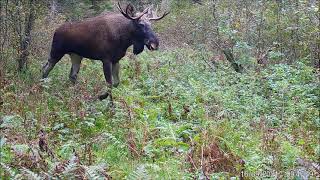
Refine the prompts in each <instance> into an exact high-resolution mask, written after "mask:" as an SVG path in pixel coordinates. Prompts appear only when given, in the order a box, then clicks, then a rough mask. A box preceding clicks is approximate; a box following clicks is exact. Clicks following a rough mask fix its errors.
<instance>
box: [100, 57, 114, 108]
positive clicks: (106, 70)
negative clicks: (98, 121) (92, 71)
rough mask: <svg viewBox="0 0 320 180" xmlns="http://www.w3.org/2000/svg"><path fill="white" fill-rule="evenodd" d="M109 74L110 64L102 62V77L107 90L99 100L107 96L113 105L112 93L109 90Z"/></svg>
mask: <svg viewBox="0 0 320 180" xmlns="http://www.w3.org/2000/svg"><path fill="white" fill-rule="evenodd" d="M111 72H112V63H111V62H110V61H104V62H103V73H104V77H105V79H106V82H107V86H108V90H107V92H106V93H104V94H102V95H100V96H99V99H100V100H103V99H106V98H107V97H108V96H110V101H111V103H112V104H113V99H112V92H111V88H112V74H111Z"/></svg>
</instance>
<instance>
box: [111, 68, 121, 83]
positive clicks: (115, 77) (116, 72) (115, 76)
mask: <svg viewBox="0 0 320 180" xmlns="http://www.w3.org/2000/svg"><path fill="white" fill-rule="evenodd" d="M119 73H120V64H119V63H115V64H112V82H113V84H112V86H113V87H117V86H118V85H119V83H120V78H119Z"/></svg>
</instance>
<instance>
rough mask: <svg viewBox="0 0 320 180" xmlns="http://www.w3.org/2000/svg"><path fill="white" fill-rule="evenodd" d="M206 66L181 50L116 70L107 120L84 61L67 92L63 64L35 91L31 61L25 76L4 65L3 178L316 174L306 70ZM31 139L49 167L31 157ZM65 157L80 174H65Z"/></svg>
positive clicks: (311, 88)
mask: <svg viewBox="0 0 320 180" xmlns="http://www.w3.org/2000/svg"><path fill="white" fill-rule="evenodd" d="M209 56H210V54H206V53H204V52H199V51H194V50H190V49H181V50H170V51H169V50H166V51H159V52H153V53H149V52H147V53H142V54H141V55H139V56H138V57H136V58H132V57H131V56H128V57H126V58H124V60H122V61H121V84H120V86H119V87H118V88H115V89H113V96H114V101H115V110H114V111H111V109H110V104H109V101H108V100H104V101H92V100H91V98H92V97H94V96H97V95H99V93H101V92H103V91H104V88H105V80H104V78H103V72H102V65H101V63H100V62H94V61H90V60H85V61H83V64H82V67H81V69H80V73H79V82H78V83H77V84H76V85H72V84H71V83H70V82H69V80H68V74H69V69H70V62H69V60H68V58H65V59H63V60H62V61H61V62H59V63H58V64H57V66H56V67H55V69H54V70H53V71H52V72H51V74H50V75H49V79H47V80H45V81H40V80H39V79H40V78H39V77H40V72H39V69H40V67H41V63H43V62H40V61H37V60H35V59H34V60H33V61H32V64H31V63H30V67H29V69H28V71H27V72H26V73H24V74H17V73H14V70H13V67H11V66H10V65H12V64H11V63H8V64H9V66H8V67H7V69H6V71H7V72H6V76H5V78H4V79H5V81H4V88H3V89H1V92H2V94H3V97H2V98H3V100H4V104H3V105H2V107H1V111H0V116H1V117H2V124H1V127H0V128H1V159H2V163H4V165H3V167H9V169H12V171H14V172H17V173H20V174H23V175H25V174H28V172H29V171H23V168H26V169H28V170H30V171H31V172H34V173H36V175H39V176H41V177H47V176H50V177H70V176H76V175H79V174H81V175H82V176H83V177H85V176H86V177H91V176H90V172H93V173H91V174H95V175H97V176H105V174H103V173H101V171H103V172H105V173H106V174H108V176H111V177H113V178H114V179H191V178H196V179H200V178H204V177H211V178H212V179H215V178H218V177H220V178H221V177H225V178H226V177H234V176H239V174H240V172H241V171H244V172H246V173H257V172H261V171H272V170H273V171H277V172H280V173H283V174H285V172H288V171H290V170H297V169H298V168H299V164H297V161H296V160H297V158H302V159H306V160H310V161H313V162H317V160H318V155H319V149H320V147H319V145H318V142H317V139H318V138H319V137H318V136H317V134H319V128H320V119H319V111H318V108H319V104H318V102H317V100H318V98H319V86H318V85H317V84H319V80H318V79H317V78H316V76H315V74H314V72H313V69H312V68H311V67H308V66H306V65H304V64H303V63H298V64H294V65H291V66H289V65H283V64H280V65H271V66H270V67H268V68H266V69H264V70H262V71H261V72H256V71H254V70H251V69H247V71H246V72H245V73H243V74H239V73H236V72H234V71H233V70H232V68H231V67H229V65H228V64H227V63H226V62H221V63H219V64H218V65H217V67H216V69H215V70H212V69H211V68H209V67H208V66H207V64H206V63H205V61H204V59H208V57H209ZM40 130H44V132H45V134H46V138H45V140H44V142H45V143H46V144H47V146H48V147H49V149H50V150H51V151H52V154H53V156H54V157H52V156H51V155H50V153H49V152H48V151H45V152H42V151H41V150H39V146H38V142H39V139H40V138H39V131H40ZM32 153H33V154H39V155H35V156H36V157H37V158H38V159H37V158H36V159H34V158H32V156H31V154H32ZM73 157H77V158H76V159H78V161H79V164H78V165H77V168H78V169H76V170H77V171H76V170H75V169H74V168H73V166H72V168H71V169H72V170H74V171H70V172H71V173H69V174H68V173H65V171H66V169H67V168H66V167H68V165H69V166H71V165H70V163H71V162H73V161H72V158H73ZM30 162H32V163H33V164H37V166H34V165H33V164H32V163H31V164H30ZM63 163H65V164H64V165H63ZM59 164H60V165H61V164H62V165H63V166H62V165H61V166H62V167H65V168H64V170H61V171H58V170H57V168H58V165H59ZM103 164H106V167H105V166H103ZM94 165H96V166H101V168H96V169H95V167H96V166H94ZM74 166H76V165H74ZM59 167H60V166H59ZM80 167H82V168H80ZM97 169H98V170H97ZM50 171H52V173H51V174H50V173H48V172H50ZM311 171H312V170H311ZM0 172H1V173H2V174H3V175H5V176H6V177H10V175H9V174H10V172H9V170H5V168H4V169H3V170H0ZM44 172H46V173H47V174H45V173H44ZM72 172H73V173H72ZM76 172H81V173H78V174H77V173H76ZM63 173H65V174H64V175H63ZM30 174H31V173H30V172H29V175H30ZM11 177H12V175H11ZM273 178H276V177H273Z"/></svg>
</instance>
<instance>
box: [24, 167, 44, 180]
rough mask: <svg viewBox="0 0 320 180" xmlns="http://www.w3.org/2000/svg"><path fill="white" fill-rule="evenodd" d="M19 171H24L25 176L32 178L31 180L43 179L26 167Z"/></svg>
mask: <svg viewBox="0 0 320 180" xmlns="http://www.w3.org/2000/svg"><path fill="white" fill-rule="evenodd" d="M21 171H22V172H23V173H24V175H25V176H27V177H28V179H33V180H42V179H43V178H42V177H41V176H40V175H38V174H36V173H34V172H32V171H31V170H29V169H27V168H22V170H21Z"/></svg>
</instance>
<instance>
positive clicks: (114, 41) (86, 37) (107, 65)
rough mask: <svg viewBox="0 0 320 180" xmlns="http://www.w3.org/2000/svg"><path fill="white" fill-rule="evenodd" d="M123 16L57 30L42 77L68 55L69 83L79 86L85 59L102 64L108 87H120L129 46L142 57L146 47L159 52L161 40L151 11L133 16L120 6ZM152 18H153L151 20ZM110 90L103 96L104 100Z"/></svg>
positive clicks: (104, 16) (115, 15)
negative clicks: (122, 67) (69, 67)
mask: <svg viewBox="0 0 320 180" xmlns="http://www.w3.org/2000/svg"><path fill="white" fill-rule="evenodd" d="M118 9H119V11H120V13H108V14H105V15H100V16H97V17H93V18H89V19H86V20H84V21H81V22H71V23H65V24H63V25H61V26H60V27H59V28H58V29H56V31H55V33H54V36H53V40H52V45H51V52H50V57H49V59H48V62H47V63H46V64H45V65H44V66H43V74H42V77H43V78H46V77H47V76H48V75H49V73H50V71H51V70H52V69H53V67H54V66H55V64H56V63H57V62H59V60H60V59H61V58H62V57H63V56H64V55H65V54H69V55H70V58H71V61H72V67H71V71H70V75H69V77H70V80H71V81H72V82H76V79H77V74H78V72H79V69H80V63H81V60H82V58H83V57H85V58H89V59H94V60H101V61H102V63H103V72H104V76H105V79H106V82H107V85H108V86H109V87H110V89H111V86H112V85H113V86H117V85H118V84H119V67H120V66H119V60H120V59H121V58H122V57H123V56H125V54H126V51H127V49H128V47H129V46H131V45H133V53H134V54H139V53H141V52H142V51H143V50H144V46H146V47H147V48H148V49H149V50H151V51H152V50H157V49H158V46H159V40H158V38H157V36H156V35H155V33H154V32H153V30H152V28H151V23H150V22H151V21H152V20H160V19H162V18H163V17H165V16H166V15H167V14H168V13H164V14H163V15H162V16H161V17H153V16H152V12H151V11H150V9H149V8H147V9H145V10H144V11H143V12H141V13H136V16H134V15H133V14H134V8H133V6H132V5H130V4H129V5H128V6H127V7H126V9H125V11H124V10H123V9H122V8H121V6H120V4H119V3H118ZM150 15H151V17H150ZM108 95H110V98H111V101H112V96H111V90H110V91H109V92H106V93H105V94H103V95H101V96H100V97H99V98H100V99H105V98H106V97H108Z"/></svg>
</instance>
